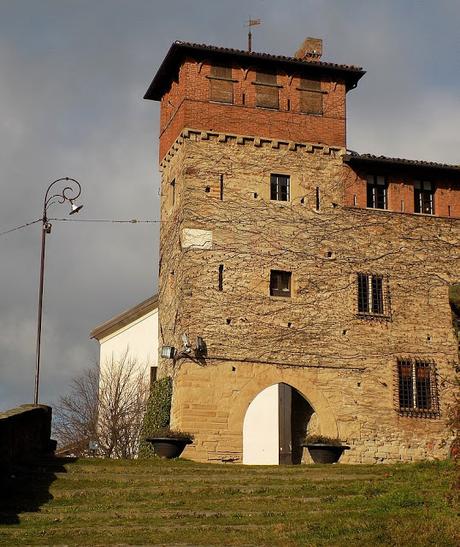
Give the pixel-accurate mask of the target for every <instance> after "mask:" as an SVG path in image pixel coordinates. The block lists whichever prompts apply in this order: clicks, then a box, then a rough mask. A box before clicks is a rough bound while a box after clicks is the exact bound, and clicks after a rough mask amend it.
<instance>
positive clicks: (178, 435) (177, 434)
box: [147, 427, 194, 441]
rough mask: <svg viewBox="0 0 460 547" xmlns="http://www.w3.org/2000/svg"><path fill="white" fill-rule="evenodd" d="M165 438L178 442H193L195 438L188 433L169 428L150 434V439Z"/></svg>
mask: <svg viewBox="0 0 460 547" xmlns="http://www.w3.org/2000/svg"><path fill="white" fill-rule="evenodd" d="M149 436H150V437H164V438H166V439H178V440H190V441H193V439H194V436H193V434H192V433H188V432H187V431H180V430H179V429H170V428H169V427H162V428H160V429H157V430H155V431H153V432H152V433H150V435H148V436H147V438H148V437H149Z"/></svg>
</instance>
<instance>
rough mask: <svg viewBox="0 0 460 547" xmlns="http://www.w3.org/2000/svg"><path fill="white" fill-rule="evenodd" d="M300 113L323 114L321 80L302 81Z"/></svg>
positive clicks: (303, 79)
mask: <svg viewBox="0 0 460 547" xmlns="http://www.w3.org/2000/svg"><path fill="white" fill-rule="evenodd" d="M299 94H300V111H301V112H304V113H305V114H317V115H321V114H322V113H323V92H322V91H321V82H320V81H319V80H310V79H307V78H301V79H300V87H299Z"/></svg>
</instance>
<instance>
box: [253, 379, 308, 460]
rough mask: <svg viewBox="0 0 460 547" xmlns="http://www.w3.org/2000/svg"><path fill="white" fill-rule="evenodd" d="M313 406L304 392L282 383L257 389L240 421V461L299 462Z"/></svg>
mask: <svg viewBox="0 0 460 547" xmlns="http://www.w3.org/2000/svg"><path fill="white" fill-rule="evenodd" d="M313 414H314V409H313V407H312V406H311V405H310V403H309V402H308V401H307V400H306V399H305V397H303V395H302V394H301V393H300V392H299V391H298V390H296V389H295V388H293V387H292V386H291V385H289V384H286V383H284V382H280V383H277V384H273V385H271V386H268V387H266V388H265V389H263V390H262V391H261V392H259V393H258V394H257V395H256V396H255V397H254V399H253V400H252V401H251V402H250V404H249V406H248V408H247V411H246V414H245V417H244V422H243V463H245V464H252V465H278V464H299V463H301V461H302V453H303V448H302V442H303V440H304V438H305V435H306V433H307V428H308V424H309V421H310V419H311V417H312V415H313Z"/></svg>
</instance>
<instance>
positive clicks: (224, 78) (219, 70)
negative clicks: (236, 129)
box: [209, 66, 233, 104]
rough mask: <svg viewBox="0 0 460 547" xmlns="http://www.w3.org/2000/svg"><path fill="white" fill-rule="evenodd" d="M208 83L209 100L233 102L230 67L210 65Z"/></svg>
mask: <svg viewBox="0 0 460 547" xmlns="http://www.w3.org/2000/svg"><path fill="white" fill-rule="evenodd" d="M209 85H210V94H209V95H210V100H211V101H216V102H219V103H230V104H231V103H233V81H232V67H228V66H212V67H211V75H210V80H209Z"/></svg>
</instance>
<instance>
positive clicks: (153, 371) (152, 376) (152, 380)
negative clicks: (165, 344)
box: [150, 367, 158, 386]
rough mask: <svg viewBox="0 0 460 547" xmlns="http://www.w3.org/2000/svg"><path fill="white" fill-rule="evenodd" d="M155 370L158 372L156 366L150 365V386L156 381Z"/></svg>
mask: <svg viewBox="0 0 460 547" xmlns="http://www.w3.org/2000/svg"><path fill="white" fill-rule="evenodd" d="M157 372H158V368H157V367H150V386H152V384H153V382H155V381H156V379H157Z"/></svg>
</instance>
